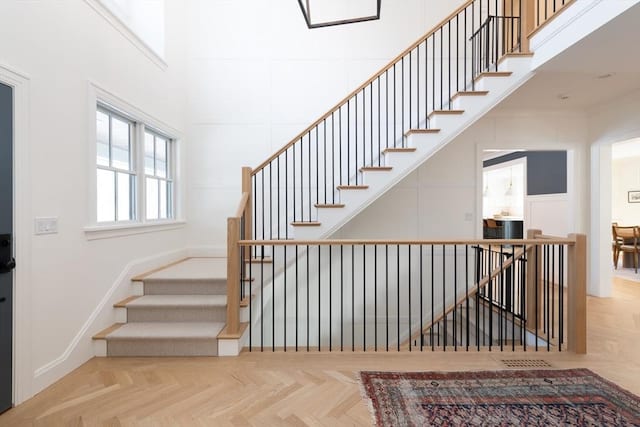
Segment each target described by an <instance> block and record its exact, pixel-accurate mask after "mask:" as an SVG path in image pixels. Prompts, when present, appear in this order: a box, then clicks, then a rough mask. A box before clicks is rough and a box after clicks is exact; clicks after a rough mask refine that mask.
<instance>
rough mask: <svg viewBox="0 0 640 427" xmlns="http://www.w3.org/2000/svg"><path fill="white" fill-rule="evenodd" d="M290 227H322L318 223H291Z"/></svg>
mask: <svg viewBox="0 0 640 427" xmlns="http://www.w3.org/2000/svg"><path fill="white" fill-rule="evenodd" d="M291 225H293V226H294V227H319V226H320V225H322V223H320V222H318V221H308V222H305V221H293V222H291Z"/></svg>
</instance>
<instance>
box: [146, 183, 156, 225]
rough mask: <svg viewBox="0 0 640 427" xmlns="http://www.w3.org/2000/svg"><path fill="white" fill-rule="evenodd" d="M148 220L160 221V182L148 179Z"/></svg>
mask: <svg viewBox="0 0 640 427" xmlns="http://www.w3.org/2000/svg"><path fill="white" fill-rule="evenodd" d="M146 184H147V187H146V191H147V219H158V180H157V179H154V178H147V182H146Z"/></svg>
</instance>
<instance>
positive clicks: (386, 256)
mask: <svg viewBox="0 0 640 427" xmlns="http://www.w3.org/2000/svg"><path fill="white" fill-rule="evenodd" d="M384 259H385V276H386V280H385V292H386V299H385V304H384V305H385V309H386V315H387V322H386V325H387V327H386V332H387V339H386V342H387V346H386V351H389V245H384Z"/></svg>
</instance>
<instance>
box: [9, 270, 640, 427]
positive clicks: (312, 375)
mask: <svg viewBox="0 0 640 427" xmlns="http://www.w3.org/2000/svg"><path fill="white" fill-rule="evenodd" d="M638 354H640V283H636V282H630V281H625V280H619V279H616V280H615V282H614V295H613V297H612V298H591V297H590V298H589V301H588V353H587V354H586V355H575V354H572V353H566V352H562V353H558V352H552V353H547V352H538V353H534V352H531V351H527V352H526V353H524V352H519V353H511V352H504V353H500V352H495V351H494V352H486V351H485V352H471V353H465V352H453V351H452V352H449V351H447V352H446V353H441V352H435V353H432V352H430V351H429V352H423V353H420V352H419V351H417V352H416V351H414V352H411V353H409V352H401V353H395V352H390V353H384V352H378V353H373V352H366V353H363V352H360V353H349V352H344V353H340V352H334V353H325V352H321V353H304V352H300V353H295V352H287V353H284V352H277V353H270V352H265V353H259V352H243V353H242V354H241V355H240V356H239V357H235V358H233V357H230V358H216V357H193V358H187V357H184V358H179V357H168V358H151V357H149V358H94V359H92V360H90V361H88V362H87V363H85V364H84V365H82V366H81V367H80V368H78V369H76V370H75V371H73V372H72V373H70V374H69V375H67V376H66V377H64V378H62V379H61V380H60V381H58V382H57V383H55V384H54V385H52V386H51V387H49V388H47V389H46V390H44V391H42V392H41V393H39V394H38V395H36V396H35V397H33V398H32V399H30V400H29V401H27V402H25V403H24V404H22V405H20V406H18V407H17V408H14V409H11V410H9V411H7V412H5V413H4V414H2V415H0V426H5V425H6V426H30V427H31V426H37V427H39V426H46V427H49V426H58V425H61V426H67V425H71V426H98V425H99V426H103V425H108V426H145V427H146V426H153V427H157V426H194V425H195V426H211V425H216V426H241V427H246V426H263V425H282V426H296V427H297V426H332V427H333V426H353V425H370V423H371V416H370V414H369V411H368V409H367V406H366V405H365V402H364V401H363V400H362V398H361V396H360V389H359V385H358V382H357V374H358V372H359V371H361V370H399V371H408V370H419V371H424V370H441V371H455V370H496V369H506V367H505V365H503V364H502V362H501V360H502V359H503V358H536V359H544V360H546V361H547V362H549V363H550V364H551V365H552V366H553V368H577V367H584V368H589V369H591V370H593V371H594V372H596V373H597V374H599V375H601V376H603V377H604V378H607V379H609V380H611V381H613V382H615V383H616V384H618V385H620V386H621V387H623V388H626V389H628V390H629V391H631V392H633V393H635V394H639V395H640V358H639V357H638Z"/></svg>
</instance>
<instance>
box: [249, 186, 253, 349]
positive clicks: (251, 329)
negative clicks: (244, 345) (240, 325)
mask: <svg viewBox="0 0 640 427" xmlns="http://www.w3.org/2000/svg"><path fill="white" fill-rule="evenodd" d="M254 177H255V175H254ZM254 194H255V193H254ZM249 248H252V246H249ZM251 252H252V251H251V249H249V282H248V283H249V351H253V318H252V313H253V298H252V296H253V287H252V285H253V274H252V271H251V270H252V264H253V263H252V262H251Z"/></svg>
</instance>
